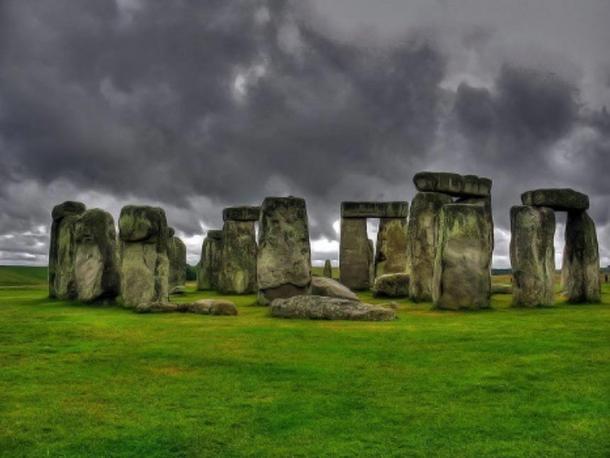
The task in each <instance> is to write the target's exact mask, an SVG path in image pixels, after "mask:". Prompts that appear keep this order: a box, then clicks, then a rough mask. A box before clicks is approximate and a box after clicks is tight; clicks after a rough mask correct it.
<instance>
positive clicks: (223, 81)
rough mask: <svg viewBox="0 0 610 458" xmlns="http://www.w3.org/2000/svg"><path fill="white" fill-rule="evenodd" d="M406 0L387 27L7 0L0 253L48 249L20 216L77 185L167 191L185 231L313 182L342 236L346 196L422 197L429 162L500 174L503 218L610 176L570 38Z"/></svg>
mask: <svg viewBox="0 0 610 458" xmlns="http://www.w3.org/2000/svg"><path fill="white" fill-rule="evenodd" d="M424 3H425V2H424ZM340 4H341V2H337V5H340ZM368 5H369V4H368V3H367V4H365V3H363V4H362V5H360V7H364V8H369V6H368ZM318 6H319V5H318ZM345 7H346V6H345V5H344V6H343V7H341V8H340V10H339V11H338V13H339V15H340V14H341V12H342V11H345ZM384 8H385V7H384ZM384 8H381V9H380V11H383V10H384ZM438 8H440V9H441V10H443V9H447V8H449V6H448V5H444V4H441V5H440V6H439V4H434V5H432V6H430V3H425V6H421V8H420V9H422V10H425V9H429V10H430V11H432V10H434V9H438ZM386 9H387V8H386ZM356 10H357V8H353V9H352V12H353V11H356ZM331 13H332V11H331ZM365 13H366V14H365V15H364V16H368V15H369V14H368V12H366V10H365ZM475 13H476V14H475ZM384 14H385V13H384ZM330 16H332V14H331V15H330ZM386 16H388V15H387V14H386ZM467 16H468V15H467ZM409 17H410V19H409V21H411V22H409V24H410V25H409V27H406V29H405V30H403V31H402V32H401V33H399V34H396V35H393V36H392V39H391V40H388V41H383V40H376V39H374V38H371V37H368V36H366V35H365V36H361V35H358V34H356V35H353V36H352V35H346V34H345V33H341V34H340V33H338V32H337V28H336V26H335V24H334V22H333V20H332V17H331V18H330V19H328V18H327V19H326V20H325V19H324V18H323V17H322V15H321V14H320V13H319V12H318V11H317V9H316V8H313V7H311V6H310V5H309V4H308V3H307V4H306V3H305V2H283V1H263V0H261V1H243V2H241V1H220V0H218V1H206V2H200V1H182V2H153V1H145V0H120V1H119V0H117V1H116V2H112V1H106V2H79V1H74V0H58V1H54V2H44V1H33V0H5V1H3V2H1V3H0V158H1V159H2V163H3V167H1V168H0V179H1V181H0V203H1V204H2V209H3V211H2V215H0V225H1V230H0V235H2V234H12V235H13V236H14V237H13V238H8V239H3V240H2V246H4V247H5V248H6V249H5V250H2V248H1V247H0V251H2V253H5V254H0V261H2V260H3V259H9V255H8V254H7V253H10V252H11V250H10V248H11V247H13V248H14V247H18V249H17V251H19V250H21V247H23V251H22V252H23V253H29V254H30V255H32V256H37V255H38V254H39V251H41V248H40V245H39V244H36V245H35V246H32V245H31V244H30V245H28V243H30V242H29V241H28V240H29V238H28V237H30V236H29V235H28V234H29V233H30V232H32V228H39V227H40V226H43V225H48V212H49V209H50V207H51V206H52V205H53V204H54V203H56V200H64V199H67V198H83V199H84V200H86V203H87V204H88V205H89V206H92V205H97V206H104V207H105V208H109V209H112V211H113V213H114V214H115V217H116V216H117V214H118V208H119V207H120V205H122V204H123V203H127V202H128V201H135V202H151V203H155V204H160V205H163V206H164V207H165V208H166V209H167V210H168V214H169V216H170V223H171V224H172V225H174V226H176V228H177V229H178V230H179V231H182V232H183V233H184V235H186V236H188V235H193V234H199V233H201V227H200V224H201V223H204V224H206V225H208V226H218V225H219V224H221V219H220V210H221V208H222V207H223V206H225V205H231V204H241V203H248V204H254V203H258V202H260V201H261V200H262V198H263V197H264V196H266V195H274V194H293V195H301V196H304V197H306V198H307V200H308V208H309V213H310V222H311V233H312V237H314V238H318V237H321V236H325V237H327V238H328V239H331V240H332V239H336V233H335V232H334V230H333V228H332V224H333V222H334V220H335V219H336V218H337V217H338V208H339V202H340V201H341V200H345V199H410V198H411V197H412V195H413V193H414V189H413V186H412V184H411V177H412V175H413V174H414V173H415V172H417V171H419V170H421V169H424V168H430V167H432V168H443V169H450V170H455V171H458V172H465V173H466V172H467V173H477V174H484V175H488V176H491V177H492V178H494V199H495V201H494V203H495V212H496V221H497V224H498V226H499V228H500V229H501V230H505V229H507V227H508V222H507V216H506V215H507V214H508V207H509V206H510V205H512V204H516V203H518V195H519V193H520V192H521V191H522V190H524V189H527V188H530V187H537V186H544V185H552V186H559V185H565V186H574V187H577V188H582V189H583V190H584V191H586V192H590V193H591V194H592V197H593V196H597V197H596V198H597V199H598V200H601V199H602V198H603V196H607V194H609V193H610V189H608V185H606V184H604V183H605V181H604V182H603V183H602V181H603V180H591V179H590V178H591V176H599V175H598V174H601V173H602V171H601V170H598V169H600V167H597V166H596V165H595V162H598V163H602V164H604V166H607V165H609V164H608V155H609V146H608V144H609V142H608V137H609V135H610V134H609V129H608V125H609V122H608V114H607V112H606V111H603V110H602V109H601V108H599V107H588V106H586V104H585V103H583V101H582V100H581V91H580V85H581V81H580V80H579V79H578V75H577V73H578V72H576V73H575V72H574V71H573V67H574V65H573V64H572V63H570V56H568V57H567V58H565V59H564V58H563V57H562V58H557V57H556V56H555V54H553V53H550V54H545V53H544V52H541V51H539V50H538V49H536V50H532V51H531V52H529V51H528V52H524V53H523V52H521V53H516V55H513V54H514V53H511V52H504V51H502V52H500V51H499V49H500V48H499V45H498V41H499V40H501V39H503V38H502V37H503V36H504V35H502V34H501V33H500V32H499V31H498V24H497V21H496V20H495V19H494V18H491V19H494V20H491V19H490V20H489V22H490V23H492V25H489V24H487V23H486V21H487V19H489V18H487V16H485V15H482V14H480V12H479V9H476V11H473V16H472V17H477V18H479V19H480V22H481V23H480V24H476V23H475V24H467V25H464V26H463V27H462V29H463V30H462V29H460V31H459V33H458V34H457V37H458V39H448V38H447V37H448V36H449V35H448V33H449V32H448V31H451V30H453V28H452V27H453V26H451V27H450V26H447V25H445V24H441V25H440V26H439V25H438V24H437V25H436V26H435V27H431V28H425V27H414V26H413V23H416V22H417V18H416V17H415V16H409ZM382 18H383V17H382ZM389 22H391V23H393V24H394V25H395V26H396V24H398V25H399V24H400V21H397V20H396V19H395V18H394V19H393V20H392V21H389ZM544 30H546V29H545V28H544V27H542V25H541V28H540V31H539V32H538V34H536V33H534V34H533V35H532V36H533V37H534V39H537V38H538V37H539V36H541V34H543V33H547V32H544ZM549 30H550V29H549ZM451 33H453V32H451ZM528 33H529V32H528ZM548 33H551V32H548ZM354 37H357V39H356V38H354ZM572 46H574V45H572ZM575 49H576V48H575ZM572 54H573V53H572ZM524 56H525V57H524ZM532 56H534V57H532ZM548 56H551V57H550V58H548V59H547V57H548ZM547 61H548V62H550V64H549V67H552V68H545V64H544V63H545V62H547ZM473 62H474V63H473ZM524 62H525V63H524ZM531 62H533V63H531ZM541 62H542V64H541ZM566 62H567V63H566ZM530 63H531V65H530ZM471 64H472V65H471ZM602 64H604V65H608V63H607V62H606V63H603V62H602ZM603 68H604V69H605V70H606V71H607V68H608V67H603ZM599 78H601V79H603V78H602V77H599ZM485 81H491V83H490V84H486V83H485ZM454 83H456V84H454ZM596 90H597V89H596ZM593 92H595V91H593ZM590 93H591V91H590V90H589V92H588V94H590ZM574 163H576V164H577V165H578V166H574ZM592 212H593V213H594V215H595V216H597V217H598V218H599V223H600V224H605V223H606V222H608V219H609V215H607V214H604V212H603V211H600V210H599V209H592ZM28 231H29V232H28ZM34 232H36V233H38V232H39V231H38V229H37V230H35V231H34ZM24 234H25V235H24ZM15 237H19V239H17V238H15ZM609 242H610V241H609ZM34 243H37V241H36V242H34ZM44 249H45V248H44V247H43V248H42V251H44ZM499 250H500V251H499V252H501V250H502V248H501V247H500V248H499ZM504 254H505V253H504ZM320 256H321V255H320ZM324 256H329V257H330V255H327V254H324Z"/></svg>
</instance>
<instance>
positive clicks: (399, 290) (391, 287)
mask: <svg viewBox="0 0 610 458" xmlns="http://www.w3.org/2000/svg"><path fill="white" fill-rule="evenodd" d="M408 295H409V274H407V273H405V272H400V273H394V274H384V275H380V276H379V277H377V278H375V284H374V285H373V296H375V297H407V296H408Z"/></svg>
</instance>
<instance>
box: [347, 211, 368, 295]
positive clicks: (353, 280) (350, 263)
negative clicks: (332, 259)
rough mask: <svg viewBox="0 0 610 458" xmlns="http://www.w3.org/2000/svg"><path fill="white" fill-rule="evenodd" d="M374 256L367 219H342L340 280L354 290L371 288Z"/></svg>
mask: <svg viewBox="0 0 610 458" xmlns="http://www.w3.org/2000/svg"><path fill="white" fill-rule="evenodd" d="M373 258H374V255H373V254H372V253H371V246H370V244H369V239H368V236H367V233H366V219H365V218H342V219H341V240H340V243H339V278H340V280H341V283H343V284H344V285H345V286H347V287H348V288H349V289H353V290H363V289H368V288H370V287H371V284H372V283H371V277H372V276H374V268H375V267H374V263H373Z"/></svg>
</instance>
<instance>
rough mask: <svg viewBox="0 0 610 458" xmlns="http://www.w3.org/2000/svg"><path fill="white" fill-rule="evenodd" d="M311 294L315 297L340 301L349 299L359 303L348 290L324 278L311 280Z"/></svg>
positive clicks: (354, 294) (355, 296) (354, 295)
mask: <svg viewBox="0 0 610 458" xmlns="http://www.w3.org/2000/svg"><path fill="white" fill-rule="evenodd" d="M311 294H313V295H315V296H328V297H339V298H342V299H350V300H352V301H359V300H360V299H359V298H358V296H357V295H356V293H354V292H353V291H351V290H350V289H349V288H347V287H345V286H344V285H342V284H341V283H339V282H338V281H335V280H333V279H332V278H326V277H312V278H311Z"/></svg>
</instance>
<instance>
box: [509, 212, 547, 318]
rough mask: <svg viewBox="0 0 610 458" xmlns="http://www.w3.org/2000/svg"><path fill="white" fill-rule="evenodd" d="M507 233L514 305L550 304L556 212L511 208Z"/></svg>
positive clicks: (533, 305)
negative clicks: (509, 235) (509, 237)
mask: <svg viewBox="0 0 610 458" xmlns="http://www.w3.org/2000/svg"><path fill="white" fill-rule="evenodd" d="M510 231H511V240H510V262H511V266H512V271H513V288H512V293H513V305H514V306H525V307H535V306H538V305H552V304H553V302H554V293H553V278H554V275H555V249H554V247H553V238H554V236H555V213H554V212H553V210H551V209H550V208H546V207H531V206H519V205H517V206H514V207H512V208H511V209H510Z"/></svg>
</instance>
